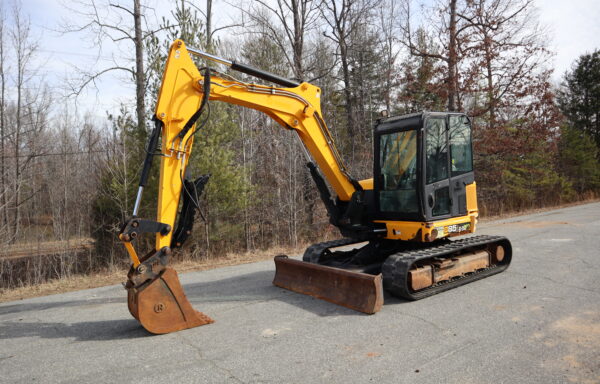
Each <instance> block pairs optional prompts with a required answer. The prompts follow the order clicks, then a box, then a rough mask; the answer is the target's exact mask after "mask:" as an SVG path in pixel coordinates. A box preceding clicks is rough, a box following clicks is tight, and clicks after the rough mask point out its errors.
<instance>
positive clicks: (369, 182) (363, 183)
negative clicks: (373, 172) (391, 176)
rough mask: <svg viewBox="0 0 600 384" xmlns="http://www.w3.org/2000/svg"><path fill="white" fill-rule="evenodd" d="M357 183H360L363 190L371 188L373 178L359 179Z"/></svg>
mask: <svg viewBox="0 0 600 384" xmlns="http://www.w3.org/2000/svg"><path fill="white" fill-rule="evenodd" d="M358 184H360V186H361V187H362V189H364V190H365V191H368V190H372V189H373V178H370V179H364V180H359V182H358Z"/></svg>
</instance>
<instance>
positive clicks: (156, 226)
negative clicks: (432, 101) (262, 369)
mask: <svg viewBox="0 0 600 384" xmlns="http://www.w3.org/2000/svg"><path fill="white" fill-rule="evenodd" d="M193 57H196V58H197V59H198V60H207V61H211V62H215V63H218V64H221V65H225V66H227V67H229V68H230V69H231V70H234V71H239V72H242V73H245V74H247V75H250V76H253V77H256V78H259V79H262V80H264V81H266V82H270V83H274V84H275V85H276V86H269V85H261V84H254V83H248V82H244V81H240V80H238V79H236V78H234V77H233V76H232V75H230V73H231V71H229V73H225V72H219V71H217V70H215V69H211V68H209V67H203V68H198V66H197V65H196V63H195V62H194V60H193ZM320 100H321V90H320V89H319V88H318V87H316V86H315V85H312V84H309V83H307V82H301V83H299V82H296V81H293V80H290V79H286V78H284V77H281V76H278V75H275V74H272V73H269V72H266V71H263V70H260V69H257V68H254V67H252V66H249V65H246V64H242V63H239V62H236V61H231V60H227V59H224V58H221V57H217V56H214V55H212V54H209V53H206V52H203V51H201V50H198V49H195V48H192V47H186V45H185V43H184V42H183V41H181V40H176V41H174V42H173V44H172V45H171V47H170V50H169V54H168V58H167V62H166V66H165V69H164V73H163V78H162V84H161V89H160V93H159V96H158V101H157V105H156V111H155V115H154V119H153V120H154V128H153V131H152V132H151V134H150V136H149V140H148V146H147V148H146V151H147V156H146V159H145V161H144V164H143V168H142V172H141V176H140V183H139V188H138V192H137V197H136V201H135V204H134V208H133V214H132V216H131V217H130V218H129V219H128V220H127V221H126V222H125V223H124V224H123V226H122V228H121V231H120V233H119V238H120V240H121V241H122V242H123V244H124V246H125V248H126V250H127V252H128V254H129V257H130V259H131V262H132V265H131V268H130V270H129V273H128V275H127V277H128V280H127V282H126V284H125V288H126V290H127V297H128V300H127V301H128V307H129V311H130V313H131V314H132V316H133V317H135V318H136V319H137V320H138V321H139V322H140V323H141V325H142V326H143V327H144V328H145V329H146V330H148V331H149V332H150V333H153V334H164V333H169V332H174V331H179V330H182V329H187V328H192V327H196V326H200V325H204V324H209V323H212V322H213V320H212V319H211V318H210V317H209V316H208V315H206V314H203V313H202V312H198V311H196V310H195V309H194V308H193V307H192V305H191V304H190V302H189V301H188V299H187V298H186V296H185V293H184V291H183V288H182V286H181V283H180V282H179V279H178V277H177V273H176V272H175V271H174V270H173V269H172V268H170V267H169V258H170V256H171V254H172V250H173V249H175V248H179V247H181V246H182V245H183V243H184V242H185V241H186V239H187V238H188V237H189V235H190V234H191V231H192V227H193V224H194V220H195V215H196V212H197V211H199V196H200V195H201V193H202V191H203V189H204V187H205V185H206V183H207V182H208V180H209V175H202V176H200V177H197V178H195V179H194V178H193V177H192V176H191V175H190V172H189V169H188V168H187V165H188V162H189V159H190V156H191V153H192V145H193V142H194V136H195V134H196V132H198V131H200V130H201V129H202V127H203V126H204V125H205V124H206V122H207V121H208V117H207V116H209V115H210V113H208V112H207V113H205V112H206V111H210V107H209V101H221V102H225V103H231V104H236V105H240V106H243V107H246V108H252V109H255V110H257V111H261V112H263V113H265V114H266V115H268V116H269V117H271V118H272V119H273V120H274V121H275V122H277V123H278V124H279V125H280V126H281V127H283V128H284V129H287V130H290V131H292V134H294V135H296V136H297V137H298V138H299V140H300V141H301V143H302V147H303V148H304V149H305V154H304V155H305V156H306V158H307V163H306V164H307V167H308V170H309V172H310V175H311V176H312V178H313V180H314V183H315V186H316V188H317V190H318V192H319V194H320V197H321V199H322V201H323V203H324V205H325V208H326V210H327V213H328V216H329V221H330V223H331V224H332V225H334V226H335V227H337V228H338V229H339V231H340V233H341V236H342V238H341V239H339V240H334V241H328V242H323V243H318V244H314V245H311V246H310V247H308V248H307V249H306V251H305V252H304V255H303V257H302V260H298V259H295V258H290V257H287V256H285V255H279V256H275V259H274V262H275V270H276V272H275V277H274V280H273V284H274V285H276V286H278V287H281V288H285V289H288V290H291V291H294V292H298V293H302V294H307V295H311V296H313V297H316V298H320V299H323V300H326V301H329V302H332V303H335V304H338V305H342V306H345V307H348V308H351V309H354V310H356V311H360V312H363V313H367V314H373V313H375V312H377V311H379V310H380V309H381V307H382V305H383V301H384V290H385V291H388V292H389V293H391V294H392V295H394V296H396V297H399V298H403V299H405V300H418V299H422V298H425V297H428V296H431V295H434V294H437V293H439V292H442V291H445V290H448V289H452V288H455V287H458V286H461V285H464V284H466V283H469V282H472V281H475V280H478V279H482V278H484V277H487V276H490V275H493V274H496V273H499V272H502V271H504V270H505V269H506V268H507V267H508V266H509V264H510V262H511V258H512V247H511V243H510V241H509V240H508V239H507V238H505V237H502V236H467V237H461V238H459V239H453V238H455V237H457V236H461V235H466V234H472V233H473V232H475V229H476V227H477V218H478V208H477V193H476V183H475V178H474V171H473V154H472V140H471V122H470V120H469V118H468V117H467V116H466V115H465V114H462V113H447V112H421V113H414V114H409V115H402V116H394V117H382V118H380V119H379V120H378V121H377V123H376V124H375V126H374V128H373V129H374V131H373V138H374V139H373V140H374V148H373V150H374V157H373V158H374V164H373V178H371V179H366V180H356V179H354V178H353V177H352V176H351V174H350V172H349V171H348V170H347V169H346V167H345V166H344V163H343V161H342V158H341V156H340V154H339V152H338V150H337V149H336V146H335V144H334V140H333V138H332V135H331V133H330V131H329V130H328V128H327V125H326V124H325V121H324V120H323V117H322V113H321V105H320ZM154 157H160V178H159V185H158V204H157V216H156V220H150V219H143V218H140V217H138V211H139V208H140V204H141V199H142V194H143V191H144V187H145V186H146V183H147V181H148V177H149V174H150V169H151V167H152V163H153V158H154ZM144 233H147V234H150V235H152V234H154V235H155V236H156V242H155V249H153V250H152V251H151V252H149V253H148V254H146V255H144V256H142V257H140V256H138V254H137V252H136V250H135V248H134V247H133V244H132V242H133V241H134V240H135V239H136V238H137V237H138V236H139V235H142V234H144Z"/></svg>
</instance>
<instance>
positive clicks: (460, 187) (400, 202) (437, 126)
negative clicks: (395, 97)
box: [373, 112, 475, 221]
mask: <svg viewBox="0 0 600 384" xmlns="http://www.w3.org/2000/svg"><path fill="white" fill-rule="evenodd" d="M374 141H375V156H374V158H375V161H374V178H373V179H374V202H375V216H376V217H377V219H381V220H403V221H435V220H441V219H446V218H451V217H459V216H465V215H466V214H467V194H466V186H467V185H468V184H471V183H473V182H474V180H475V179H474V174H473V155H472V142H471V122H470V120H469V118H468V117H467V116H466V115H465V114H462V113H448V112H422V113H415V114H410V115H403V116H396V117H390V118H387V119H384V120H381V121H379V123H378V124H377V126H376V127H375V137H374Z"/></svg>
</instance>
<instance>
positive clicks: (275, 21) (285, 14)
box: [238, 0, 318, 80]
mask: <svg viewBox="0 0 600 384" xmlns="http://www.w3.org/2000/svg"><path fill="white" fill-rule="evenodd" d="M317 5H318V1H315V0H277V1H276V2H275V3H273V2H268V1H263V0H256V1H254V2H252V3H251V7H250V9H246V8H245V7H244V6H242V5H239V6H238V9H240V10H241V11H242V12H244V14H245V15H246V16H247V17H248V18H249V19H250V21H251V24H252V26H253V28H254V29H255V30H254V32H255V33H261V34H264V35H266V36H267V37H269V38H270V39H272V40H273V41H274V42H275V43H276V45H277V46H278V47H279V49H280V50H281V53H282V55H283V56H284V57H285V60H286V61H287V63H288V64H289V67H290V68H292V72H293V76H294V77H295V78H296V79H299V80H301V79H303V78H304V75H305V73H306V67H305V57H304V53H305V39H306V35H307V34H308V33H309V32H310V31H311V30H312V29H313V28H314V27H315V25H316V21H317V17H318V12H317Z"/></svg>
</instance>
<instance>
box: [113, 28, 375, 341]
mask: <svg viewBox="0 0 600 384" xmlns="http://www.w3.org/2000/svg"><path fill="white" fill-rule="evenodd" d="M191 54H192V55H197V56H200V57H203V58H204V59H208V60H212V61H217V62H219V63H221V64H225V65H228V66H230V67H232V68H233V69H236V70H238V71H241V72H245V73H248V74H251V75H253V76H256V77H259V78H263V79H265V80H268V81H271V82H276V83H278V84H281V85H283V86H284V87H281V88H278V87H272V86H265V85H258V84H250V83H245V82H242V81H238V80H236V79H234V78H233V77H230V76H228V75H225V74H221V73H219V72H216V71H212V70H210V69H208V68H205V69H204V71H203V72H202V73H201V71H200V70H199V69H198V67H197V66H196V64H195V63H194V61H193V60H192V58H191ZM320 98H321V90H320V89H319V88H318V87H316V86H314V85H311V84H309V83H301V84H296V83H294V82H293V81H291V80H288V79H284V78H281V77H279V76H277V75H274V74H270V73H267V72H264V71H261V70H258V69H255V68H252V67H250V66H247V65H244V64H239V63H235V62H231V61H228V60H225V59H221V58H217V57H215V56H212V55H209V54H207V53H204V52H201V51H198V50H195V49H193V48H187V47H186V46H185V44H184V43H183V41H181V40H176V41H175V42H174V43H173V44H172V46H171V48H170V51H169V56H168V59H167V63H166V67H165V70H164V74H163V79H162V85H161V89H160V93H159V97H158V101H157V105H156V111H155V116H154V121H155V127H154V130H153V132H152V134H151V135H150V139H149V143H148V146H147V149H146V150H147V156H146V160H145V163H144V167H143V170H142V174H141V178H140V185H139V189H138V193H137V198H136V202H135V205H134V210H133V216H132V217H131V219H129V220H128V221H127V222H126V223H125V224H124V226H123V228H122V230H121V232H120V234H119V237H120V239H121V240H122V241H123V243H124V245H125V247H126V249H127V252H128V254H129V256H130V258H131V261H132V267H131V270H130V272H129V274H128V278H129V280H128V282H127V285H126V288H127V290H128V303H129V309H130V312H131V313H132V315H133V316H134V317H135V318H136V319H138V320H139V321H140V323H141V324H142V325H143V326H144V327H145V328H146V329H147V330H148V331H150V332H152V333H167V332H172V331H176V330H180V329H185V328H190V327H194V326H198V325H203V324H208V323H210V322H212V319H210V318H209V317H208V316H206V315H204V314H202V313H200V312H197V311H195V310H194V309H193V308H192V307H191V305H190V304H189V302H188V300H187V299H186V297H185V294H184V293H183V289H182V288H181V285H180V283H179V281H178V279H177V274H176V273H175V271H174V270H173V269H171V268H169V267H168V266H167V265H168V257H169V256H170V254H171V249H172V248H175V247H179V246H181V244H182V242H183V241H184V240H185V238H187V235H188V234H189V233H190V231H191V226H192V223H193V213H194V211H195V208H197V206H198V195H199V192H201V190H202V189H203V187H204V185H205V183H206V182H207V181H208V175H204V176H201V177H200V178H199V179H197V180H195V181H193V180H189V179H188V178H187V177H186V174H187V172H186V168H187V165H188V162H189V158H190V156H191V153H192V146H193V143H194V134H195V133H196V131H197V130H198V129H200V128H201V126H202V125H203V123H204V121H202V116H203V110H204V109H205V108H206V105H207V101H210V100H214V101H222V102H226V103H231V104H236V105H240V106H244V107H247V108H252V109H255V110H257V111H261V112H263V113H265V114H266V115H268V116H269V117H271V118H272V119H273V120H275V121H276V122H277V123H278V124H280V125H281V126H282V127H283V128H285V129H289V130H292V131H295V132H296V134H297V135H298V137H299V138H300V140H301V142H302V143H303V145H304V148H305V149H306V151H307V154H306V155H307V157H308V158H309V163H308V164H309V168H310V171H311V174H312V175H313V178H315V181H316V182H317V187H318V188H319V190H320V192H321V197H322V198H323V200H324V201H325V203H326V206H327V208H328V210H329V214H330V216H332V222H334V221H338V219H339V216H340V213H339V212H337V211H336V208H337V207H336V205H335V203H334V202H333V201H332V200H331V198H330V196H329V192H328V189H327V187H326V185H325V183H324V182H323V179H322V177H321V176H320V174H319V173H318V171H317V167H316V166H318V168H319V169H320V170H321V172H322V173H323V174H324V176H325V178H326V180H327V181H328V182H329V184H330V186H331V188H332V190H333V191H334V193H335V194H336V196H337V199H338V201H341V202H350V201H351V200H352V198H353V195H354V194H355V193H356V192H357V191H361V190H362V189H363V188H364V187H369V185H370V184H371V182H370V181H369V180H366V181H361V182H357V181H355V180H353V179H352V178H351V177H350V176H349V175H348V172H347V171H346V169H345V167H344V165H343V162H342V160H341V157H340V155H339V153H338V151H337V149H336V147H335V144H334V142H333V138H332V136H331V134H330V132H329V130H328V128H327V126H326V124H325V122H324V121H323V119H322V117H321V104H320ZM159 138H160V150H159ZM156 156H159V157H160V180H159V187H158V206H157V216H156V221H152V220H146V219H141V218H139V217H138V216H137V214H138V210H139V207H140V203H141V199H142V194H143V190H144V187H145V185H146V182H147V180H148V175H149V172H150V168H151V166H152V163H153V159H154V157H156ZM310 158H312V159H314V162H316V166H315V164H314V163H313V162H312V161H310ZM182 194H184V195H183V203H182V209H181V211H179V206H180V201H181V200H182ZM178 213H179V223H177V224H178V225H177V227H175V225H176V219H177V216H178ZM334 216H335V217H334ZM174 228H176V229H174ZM142 233H154V234H155V236H156V243H155V249H154V250H153V251H152V252H150V253H149V254H147V255H145V256H143V257H140V256H138V254H137V252H136V250H135V248H134V247H133V245H132V243H131V242H132V241H133V240H134V239H135V238H136V237H137V236H138V235H140V234H142ZM276 265H277V267H278V270H282V271H283V270H285V271H289V269H290V268H293V267H292V263H291V262H290V261H288V260H287V259H284V258H278V259H276ZM298 268H300V269H298ZM298 268H295V269H293V271H292V272H291V274H290V273H283V272H282V273H280V276H283V275H286V276H287V277H286V278H284V279H283V280H285V281H282V279H281V278H280V279H277V278H276V284H277V285H280V286H284V287H286V288H290V289H293V288H292V287H291V286H293V285H298V282H297V281H295V280H294V277H293V275H294V273H295V272H296V274H297V275H306V274H307V273H308V274H310V273H312V274H314V275H315V276H317V275H318V276H321V278H322V279H323V281H324V282H326V281H333V280H331V276H327V273H326V272H327V271H325V274H323V271H316V270H315V271H307V270H306V269H302V268H303V267H302V266H299V267H298ZM304 268H306V267H304ZM309 268H312V266H310V267H309ZM294 271H295V272H294ZM335 279H342V280H340V281H337V282H336V281H334V283H335V284H338V283H347V280H348V278H347V277H345V276H342V277H335V278H334V280H335ZM362 280H364V284H366V286H367V288H365V289H366V290H372V289H375V288H378V289H379V290H381V289H380V288H379V287H380V286H381V282H380V281H378V282H374V281H373V278H372V277H370V275H366V279H365V278H363V279H362ZM362 280H361V281H362ZM277 281H278V282H277ZM300 285H302V284H300ZM371 287H373V288H371ZM325 290H327V289H325ZM315 295H317V296H319V295H321V294H320V293H319V292H316V293H315ZM379 295H381V293H379ZM321 296H322V295H321ZM335 300H337V301H343V298H342V299H340V298H337V299H334V300H331V301H335ZM371 306H372V304H371ZM359 310H360V309H359Z"/></svg>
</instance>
